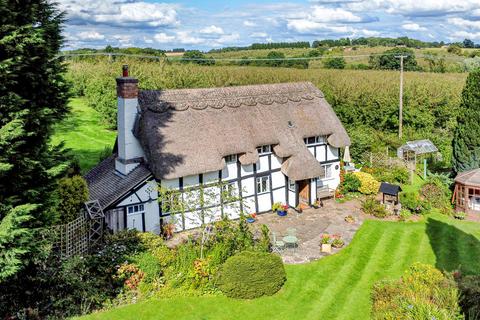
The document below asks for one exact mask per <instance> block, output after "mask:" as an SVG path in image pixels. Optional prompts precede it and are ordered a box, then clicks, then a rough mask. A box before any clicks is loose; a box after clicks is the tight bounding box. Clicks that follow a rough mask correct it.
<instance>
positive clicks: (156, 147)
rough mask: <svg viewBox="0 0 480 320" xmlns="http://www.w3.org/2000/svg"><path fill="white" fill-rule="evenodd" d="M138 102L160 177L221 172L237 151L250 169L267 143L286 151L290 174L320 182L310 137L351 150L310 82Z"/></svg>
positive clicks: (177, 93) (150, 95)
mask: <svg viewBox="0 0 480 320" xmlns="http://www.w3.org/2000/svg"><path fill="white" fill-rule="evenodd" d="M139 105H140V109H141V116H140V118H139V120H138V121H139V125H137V126H136V131H135V135H136V136H137V137H138V138H139V140H140V142H141V144H142V147H143V150H144V152H145V155H146V158H147V160H148V163H149V167H150V169H151V171H152V173H153V174H154V176H155V177H156V178H157V179H174V178H179V177H184V176H189V175H196V174H200V173H205V172H212V171H218V170H221V169H223V168H224V166H225V161H224V157H225V156H228V155H231V154H238V155H239V156H240V160H241V162H242V164H244V165H246V164H251V163H254V162H255V161H256V159H258V153H257V150H256V148H257V147H258V146H262V145H274V146H276V147H277V146H278V147H279V150H281V155H280V154H277V155H278V156H279V157H282V158H284V160H287V161H288V162H287V164H286V165H285V166H283V167H282V171H284V173H286V174H287V175H289V176H292V177H293V176H295V177H297V178H299V179H304V178H313V177H315V176H318V173H319V171H320V166H319V165H318V164H315V161H313V160H312V159H313V157H311V156H309V155H308V154H307V153H306V152H308V150H307V148H306V146H305V143H304V141H303V139H304V138H307V137H313V136H327V137H328V138H327V141H328V143H329V144H330V145H332V146H334V147H338V148H340V147H345V146H348V145H350V138H349V137H348V135H347V132H346V131H345V129H344V127H343V125H342V124H341V122H340V120H339V119H338V118H337V116H336V114H335V112H334V111H333V109H332V107H331V106H330V105H329V104H328V102H327V101H326V100H325V98H324V95H323V93H322V92H321V91H320V90H318V88H316V87H315V86H314V85H313V84H312V83H309V82H298V83H280V84H268V85H250V86H237V87H225V88H208V89H180V90H148V91H140V92H139ZM307 164H309V165H307Z"/></svg>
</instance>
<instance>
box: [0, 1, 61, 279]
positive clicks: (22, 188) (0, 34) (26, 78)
mask: <svg viewBox="0 0 480 320" xmlns="http://www.w3.org/2000/svg"><path fill="white" fill-rule="evenodd" d="M62 23H63V14H62V13H60V12H59V11H58V10H57V9H56V7H55V5H54V4H52V3H51V2H49V1H45V0H0V252H1V253H0V269H2V271H3V272H0V283H1V282H2V280H4V279H5V278H6V277H9V276H12V275H14V274H15V273H16V272H17V271H18V270H19V269H21V267H22V265H26V264H28V263H29V261H30V259H27V256H28V257H32V255H34V254H35V252H38V249H39V243H38V242H37V241H30V239H36V238H34V236H35V232H36V230H38V228H41V227H44V226H48V225H49V224H51V223H52V221H54V219H55V214H54V213H53V212H54V211H53V210H52V208H53V198H52V196H51V194H52V191H53V190H54V189H55V180H56V178H57V175H58V174H59V172H60V171H61V168H62V166H63V165H62V160H63V155H62V152H61V151H60V150H59V149H58V148H56V149H54V150H52V148H51V147H49V139H50V136H51V134H52V125H53V124H54V123H55V122H57V121H59V120H60V119H62V118H63V117H64V116H65V114H66V113H67V112H68V108H67V100H68V93H67V92H68V86H67V83H66V82H65V80H64V78H63V76H62V74H63V72H64V66H63V65H62V63H61V62H60V61H59V60H58V59H55V56H56V54H57V53H58V52H59V50H60V48H61V46H62V42H63V39H62V36H61V25H62Z"/></svg>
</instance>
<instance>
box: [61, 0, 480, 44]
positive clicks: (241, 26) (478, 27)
mask: <svg viewBox="0 0 480 320" xmlns="http://www.w3.org/2000/svg"><path fill="white" fill-rule="evenodd" d="M56 2H57V3H58V6H59V9H60V10H62V11H65V12H66V19H67V21H66V26H65V28H64V36H65V39H66V45H65V49H76V48H85V47H88V48H103V47H105V46H107V45H111V46H114V47H132V46H136V47H152V48H158V49H166V50H169V49H173V48H185V49H201V50H208V49H214V48H221V47H227V46H246V45H249V44H252V43H266V42H290V41H313V40H317V39H337V38H341V37H350V38H359V37H371V36H379V37H399V36H408V37H411V38H415V39H420V40H424V41H445V42H456V41H463V39H465V38H468V39H471V40H473V41H475V42H476V43H479V42H480V0H318V1H314V0H303V1H300V0H291V1H262V0H243V1H238V0H232V1H220V0H211V1H194V0H190V1H187V0H178V1H171V0H158V1H157V0H56Z"/></svg>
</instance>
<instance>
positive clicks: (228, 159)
mask: <svg viewBox="0 0 480 320" xmlns="http://www.w3.org/2000/svg"><path fill="white" fill-rule="evenodd" d="M225 162H226V163H227V164H228V163H236V162H237V155H236V154H230V155H228V156H225Z"/></svg>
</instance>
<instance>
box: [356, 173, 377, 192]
mask: <svg viewBox="0 0 480 320" xmlns="http://www.w3.org/2000/svg"><path fill="white" fill-rule="evenodd" d="M353 175H355V176H356V177H357V178H358V180H360V188H358V191H360V192H361V193H363V194H376V193H377V192H378V189H379V188H380V182H378V181H377V180H375V178H373V176H372V175H371V174H369V173H366V172H354V173H353Z"/></svg>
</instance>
